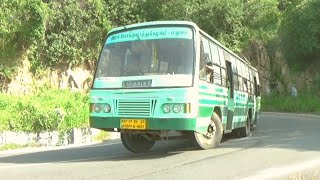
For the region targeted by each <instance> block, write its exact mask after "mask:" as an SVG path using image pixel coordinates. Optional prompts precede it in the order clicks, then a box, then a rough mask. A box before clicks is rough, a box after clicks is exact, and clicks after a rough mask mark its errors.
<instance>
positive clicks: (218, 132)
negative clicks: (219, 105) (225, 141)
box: [191, 113, 223, 149]
mask: <svg viewBox="0 0 320 180" xmlns="http://www.w3.org/2000/svg"><path fill="white" fill-rule="evenodd" d="M211 132H212V133H211ZM222 135H223V127H222V123H221V119H220V117H219V116H218V115H217V114H216V113H214V114H213V115H212V116H211V123H210V124H209V125H208V132H207V134H202V133H199V132H196V131H194V132H193V133H192V136H191V138H192V141H193V143H194V144H195V146H196V148H197V149H212V148H215V147H217V146H218V145H219V144H220V142H221V140H222Z"/></svg>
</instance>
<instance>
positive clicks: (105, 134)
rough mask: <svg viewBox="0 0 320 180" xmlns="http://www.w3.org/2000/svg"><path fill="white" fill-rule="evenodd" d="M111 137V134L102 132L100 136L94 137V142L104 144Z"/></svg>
mask: <svg viewBox="0 0 320 180" xmlns="http://www.w3.org/2000/svg"><path fill="white" fill-rule="evenodd" d="M109 136H110V133H108V132H107V131H100V133H99V134H97V135H96V136H94V137H93V140H94V141H96V142H103V141H105V140H106V139H107V138H108V137H109Z"/></svg>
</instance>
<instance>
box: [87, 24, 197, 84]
mask: <svg viewBox="0 0 320 180" xmlns="http://www.w3.org/2000/svg"><path fill="white" fill-rule="evenodd" d="M193 54H194V47H193V31H192V29H191V28H187V27H154V28H143V29H133V30H126V31H121V32H119V33H113V34H112V35H110V36H108V38H107V40H106V43H105V45H104V47H103V50H102V53H101V55H100V59H99V62H98V66H97V71H96V74H95V80H94V84H93V88H142V87H172V86H175V87H182V86H191V85H192V79H193V69H194V68H193V66H194V58H193Z"/></svg>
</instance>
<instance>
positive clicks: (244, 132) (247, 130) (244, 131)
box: [237, 116, 251, 137]
mask: <svg viewBox="0 0 320 180" xmlns="http://www.w3.org/2000/svg"><path fill="white" fill-rule="evenodd" d="M250 134H251V121H250V118H249V116H247V120H246V125H245V126H244V127H242V128H240V129H237V136H238V137H248V136H249V135H250Z"/></svg>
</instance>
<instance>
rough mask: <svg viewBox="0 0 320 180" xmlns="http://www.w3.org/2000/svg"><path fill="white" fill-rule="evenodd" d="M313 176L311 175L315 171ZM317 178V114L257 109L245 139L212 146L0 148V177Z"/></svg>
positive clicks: (319, 126)
mask: <svg viewBox="0 0 320 180" xmlns="http://www.w3.org/2000/svg"><path fill="white" fill-rule="evenodd" d="M317 173H318V174H319V175H316V174H317ZM313 175H314V176H316V178H315V179H320V117H319V116H312V115H293V114H279V113H263V114H262V116H261V119H260V121H259V125H258V128H257V129H256V130H255V131H254V133H253V134H252V135H251V136H250V137H248V138H243V139H239V138H234V137H231V136H227V137H226V138H225V140H224V141H223V142H222V144H221V146H220V147H219V148H217V149H212V150H195V149H193V147H192V146H190V145H189V144H188V143H187V141H169V143H168V144H165V143H164V142H158V143H157V144H156V146H155V147H154V148H153V149H152V151H151V152H149V153H145V154H133V153H130V152H129V151H127V150H126V149H125V148H124V147H123V146H122V144H121V142H120V141H119V140H114V141H109V142H106V143H102V144H96V145H90V146H82V147H71V148H70V147H69V148H55V149H51V150H48V149H47V150H43V149H41V148H40V149H33V150H15V151H3V152H0V179H1V180H4V179H10V180H13V179H94V180H98V179H161V180H163V179H247V180H248V179H252V180H256V179H297V178H301V177H302V176H303V177H305V178H306V179H309V178H311V177H312V176H313Z"/></svg>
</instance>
